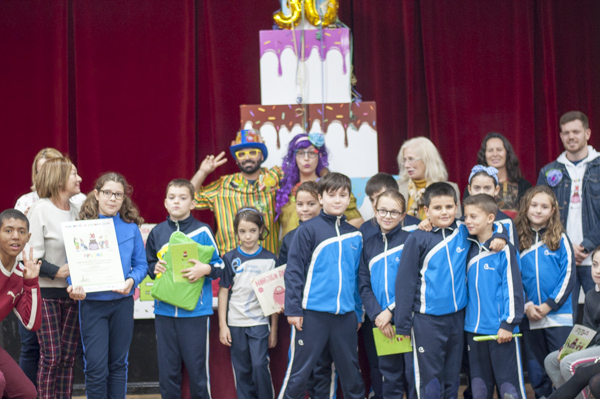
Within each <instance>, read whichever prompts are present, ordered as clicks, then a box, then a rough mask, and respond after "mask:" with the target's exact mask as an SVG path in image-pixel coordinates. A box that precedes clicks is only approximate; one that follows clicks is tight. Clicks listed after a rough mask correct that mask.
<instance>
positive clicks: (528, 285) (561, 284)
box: [521, 229, 575, 315]
mask: <svg viewBox="0 0 600 399" xmlns="http://www.w3.org/2000/svg"><path fill="white" fill-rule="evenodd" d="M545 231H546V229H541V230H539V231H536V232H535V239H534V240H533V245H532V246H531V247H530V248H528V249H526V250H523V251H522V252H521V276H522V278H523V288H525V295H526V302H528V301H532V302H533V303H534V304H535V305H538V306H539V305H541V304H542V303H547V304H548V306H550V307H551V308H552V311H550V313H549V315H552V314H557V313H560V314H572V313H573V307H572V306H571V291H572V290H573V287H574V285H575V254H574V253H573V248H572V247H571V242H570V241H569V239H568V238H567V235H566V234H564V233H563V234H562V238H561V240H560V247H559V248H558V249H557V250H556V251H551V250H550V249H548V247H547V246H546V245H545V244H544V242H543V240H542V239H543V235H544V233H545Z"/></svg>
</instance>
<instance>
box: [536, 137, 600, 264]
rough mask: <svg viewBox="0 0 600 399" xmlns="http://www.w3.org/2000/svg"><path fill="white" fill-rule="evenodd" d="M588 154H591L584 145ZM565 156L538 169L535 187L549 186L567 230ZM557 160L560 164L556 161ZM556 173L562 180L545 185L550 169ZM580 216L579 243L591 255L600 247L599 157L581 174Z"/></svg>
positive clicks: (568, 182) (568, 185)
mask: <svg viewBox="0 0 600 399" xmlns="http://www.w3.org/2000/svg"><path fill="white" fill-rule="evenodd" d="M588 148H589V149H590V152H591V151H593V149H592V147H591V146H588ZM565 159H566V157H564V153H563V154H562V155H561V156H560V157H558V159H557V160H556V161H554V162H552V163H549V164H548V165H546V166H544V167H543V168H542V170H540V175H539V177H538V181H537V184H538V186H540V185H546V186H549V187H550V188H551V189H552V191H554V194H555V195H556V199H557V200H558V207H559V209H560V221H561V222H562V224H563V226H565V228H566V227H567V216H568V215H569V204H570V203H571V177H570V176H569V172H568V170H567V167H566V166H565V164H564V162H565ZM559 161H561V162H559ZM553 169H555V170H558V171H560V172H561V173H562V179H560V181H559V182H558V184H557V185H556V186H554V187H552V186H550V184H549V183H548V178H547V176H546V173H548V172H549V171H551V170H553ZM582 193H583V196H582V201H583V203H582V210H581V211H582V217H581V223H582V227H583V241H582V242H581V243H576V244H581V245H582V246H583V247H584V248H585V249H586V251H587V252H588V253H592V251H593V250H594V249H596V247H598V246H599V245H600V157H597V158H596V159H593V160H592V161H590V162H589V163H588V164H587V167H586V169H585V174H584V175H583V186H582Z"/></svg>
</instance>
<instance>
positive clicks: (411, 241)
mask: <svg viewBox="0 0 600 399" xmlns="http://www.w3.org/2000/svg"><path fill="white" fill-rule="evenodd" d="M423 200H424V203H425V213H426V215H427V217H428V218H429V220H430V222H431V225H432V231H430V232H427V231H422V230H417V231H415V232H413V233H412V234H411V236H410V237H409V238H408V239H407V240H406V243H405V245H404V250H403V252H402V257H401V259H400V266H399V268H398V275H397V278H396V309H395V313H394V321H395V325H396V334H398V335H411V334H412V345H413V353H414V359H415V364H414V368H415V383H416V385H417V387H416V388H417V389H418V390H419V397H435V398H439V397H445V398H448V397H456V396H457V395H458V387H459V383H460V379H459V372H460V363H461V358H462V351H463V342H464V340H463V329H464V321H465V320H464V319H465V317H464V308H465V306H466V304H467V290H466V284H465V281H466V264H467V254H468V249H469V241H468V240H467V236H468V231H467V228H466V227H465V226H464V224H463V223H462V222H459V221H457V220H456V219H455V216H456V210H457V198H456V191H455V190H454V188H453V187H452V186H451V185H450V184H448V183H445V182H438V183H433V184H431V185H430V186H429V187H427V189H426V190H425V193H424V194H423ZM498 230H499V231H498V233H497V234H498V238H502V239H503V240H505V241H506V238H507V236H506V235H505V232H504V229H503V227H502V226H499V227H498ZM503 234H504V235H503ZM494 238H496V236H495V237H494ZM503 246H504V243H502V247H503ZM493 247H494V248H495V249H496V245H494V246H493ZM413 313H414V315H413Z"/></svg>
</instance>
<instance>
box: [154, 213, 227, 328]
mask: <svg viewBox="0 0 600 399" xmlns="http://www.w3.org/2000/svg"><path fill="white" fill-rule="evenodd" d="M176 231H181V232H182V233H184V234H185V235H187V236H188V237H190V238H191V239H192V240H194V241H196V242H197V243H198V244H201V245H207V246H213V247H214V248H215V251H214V252H213V256H212V259H211V260H210V267H211V273H210V275H208V276H206V277H205V278H204V284H203V286H202V293H201V294H200V299H199V300H198V303H197V304H196V308H195V309H194V310H191V311H190V310H185V309H181V308H178V307H176V306H173V305H171V304H169V303H166V302H163V301H159V300H156V299H155V300H154V313H155V314H157V315H161V316H169V317H197V316H205V315H210V314H213V310H212V279H213V278H218V277H221V275H222V273H223V261H222V260H221V258H219V250H218V249H217V244H216V243H215V239H214V237H213V234H212V231H211V229H210V227H209V226H208V225H207V224H206V223H202V222H201V221H199V220H196V219H195V218H194V217H193V216H192V215H190V216H189V217H188V218H187V219H185V220H180V221H178V222H174V221H172V220H171V219H170V218H167V220H166V221H164V222H162V223H160V224H158V225H156V226H155V227H154V228H153V229H152V231H151V232H150V234H149V235H148V239H147V240H146V257H147V258H148V275H149V276H150V277H151V278H152V279H154V278H155V275H154V266H155V265H156V262H158V259H159V256H160V259H162V257H163V255H164V253H165V252H167V249H168V247H169V239H170V238H171V234H173V233H174V232H176Z"/></svg>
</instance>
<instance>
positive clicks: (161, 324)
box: [146, 179, 223, 399]
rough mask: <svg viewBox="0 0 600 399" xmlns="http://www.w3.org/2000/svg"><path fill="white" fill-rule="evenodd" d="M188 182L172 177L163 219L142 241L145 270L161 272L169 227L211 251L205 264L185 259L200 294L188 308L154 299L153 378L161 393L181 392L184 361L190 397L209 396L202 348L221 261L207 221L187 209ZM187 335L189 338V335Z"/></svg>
mask: <svg viewBox="0 0 600 399" xmlns="http://www.w3.org/2000/svg"><path fill="white" fill-rule="evenodd" d="M195 205H196V204H195V202H194V186H193V185H192V184H191V183H190V182H189V181H188V180H185V179H175V180H172V181H171V182H170V183H169V184H168V185H167V194H166V198H165V208H166V209H167V212H168V213H169V216H168V217H167V220H165V221H164V222H162V223H160V224H158V225H157V226H156V227H154V228H153V229H152V231H151V232H150V235H148V240H147V241H146V257H147V258H148V274H149V275H150V277H152V278H154V277H155V273H164V272H165V270H166V269H165V266H164V265H165V264H166V263H165V261H163V260H162V257H163V255H164V254H165V252H167V249H168V247H169V238H170V237H171V234H173V233H174V232H175V231H181V232H182V233H184V234H186V235H187V236H188V237H190V238H191V239H192V240H194V241H196V242H197V243H199V244H202V245H207V246H213V247H214V248H215V251H214V252H213V257H212V259H211V261H210V264H209V265H205V264H202V263H200V262H198V261H197V260H191V261H190V262H192V263H193V264H190V267H189V268H188V269H185V270H183V271H184V272H185V274H184V277H185V278H187V279H189V280H190V283H193V282H194V281H195V280H198V279H199V278H202V277H203V276H204V277H205V278H204V283H203V285H202V294H201V295H200V298H199V299H198V303H197V305H196V308H195V309H194V310H191V311H190V310H185V309H181V308H178V307H176V306H173V305H171V304H168V303H166V302H163V301H159V300H157V299H155V300H154V314H155V319H154V323H155V326H156V351H157V354H158V358H159V359H160V362H158V380H159V386H160V393H161V396H162V397H163V398H179V397H180V396H181V380H182V375H181V363H182V361H183V364H185V368H186V369H187V371H188V374H189V377H190V395H191V396H192V397H193V398H205V399H208V398H210V381H209V378H208V375H209V374H208V369H207V367H206V364H207V359H206V356H207V353H206V352H207V351H206V348H207V347H208V334H209V323H208V318H209V316H210V315H211V314H213V310H212V289H211V281H212V278H216V277H219V276H220V274H221V273H222V270H223V262H222V261H221V258H219V251H218V250H217V246H216V244H215V239H214V238H213V234H212V231H211V229H210V227H208V225H207V224H205V223H202V222H200V221H198V220H196V219H195V218H194V217H193V216H192V214H191V211H192V210H193V209H194V207H195ZM190 336H193V337H194V339H189V337H190Z"/></svg>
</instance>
